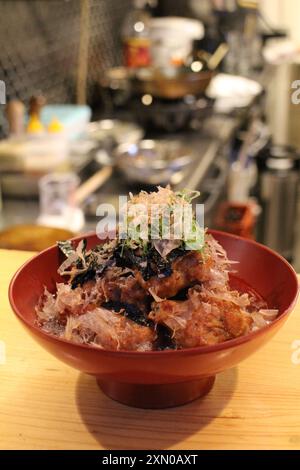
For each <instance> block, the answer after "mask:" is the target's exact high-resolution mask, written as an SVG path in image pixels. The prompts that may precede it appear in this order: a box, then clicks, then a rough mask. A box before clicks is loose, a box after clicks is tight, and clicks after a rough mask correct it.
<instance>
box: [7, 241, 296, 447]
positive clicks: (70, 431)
mask: <svg viewBox="0 0 300 470" xmlns="http://www.w3.org/2000/svg"><path fill="white" fill-rule="evenodd" d="M30 256H31V254H30V253H28V252H27V253H26V252H21V251H5V250H0V341H1V343H0V348H1V353H0V448H1V449H122V450H124V449H134V450H136V449H182V450H183V449H184V450H186V449H192V450H195V449H199V450H200V449H284V448H288V449H300V318H299V313H300V312H299V309H300V306H299V305H298V306H297V307H296V309H295V310H294V312H293V313H292V315H291V317H290V319H289V320H288V322H287V323H286V325H285V326H284V327H283V328H282V330H281V331H280V332H279V333H278V334H277V336H276V337H275V338H274V339H273V340H272V341H271V342H270V343H269V344H268V345H267V346H265V347H264V348H263V349H261V350H260V351H258V352H257V353H256V354H254V355H253V356H252V357H251V358H249V359H248V360H246V361H244V362H243V363H241V364H240V365H239V366H238V367H236V368H235V369H232V370H229V371H227V372H225V373H223V374H220V375H219V376H218V377H217V381H216V384H215V386H214V388H213V390H212V391H211V393H210V394H209V395H207V396H206V397H205V398H203V399H199V400H197V401H195V402H193V403H190V404H188V405H185V406H182V407H179V408H173V409H168V410H163V411H161V410H160V411H156V410H155V411H152V410H139V409H132V408H128V407H126V406H123V405H121V404H118V403H115V402H113V401H111V400H110V399H109V398H106V396H104V395H103V393H102V392H101V391H100V390H99V389H98V387H97V385H96V382H95V380H94V379H93V378H92V377H89V376H86V375H83V374H81V373H79V372H78V371H76V370H73V369H71V368H70V367H68V366H66V365H64V364H63V363H61V362H59V361H58V360H57V359H55V358H54V357H52V356H51V355H50V354H49V353H47V352H46V351H44V350H43V349H42V348H41V347H40V346H38V344H36V343H35V342H34V340H33V339H31V337H29V335H28V334H27V333H26V331H25V330H24V329H23V327H22V326H21V325H20V324H19V322H18V321H17V319H16V318H15V317H14V315H13V313H12V311H11V308H10V306H9V302H8V298H7V289H8V284H9V280H10V278H11V276H12V275H13V273H14V272H15V271H16V269H17V268H18V267H19V266H20V265H21V264H22V263H23V262H24V261H25V260H26V259H28V258H29V257H30ZM4 349H5V355H6V358H5V357H4Z"/></svg>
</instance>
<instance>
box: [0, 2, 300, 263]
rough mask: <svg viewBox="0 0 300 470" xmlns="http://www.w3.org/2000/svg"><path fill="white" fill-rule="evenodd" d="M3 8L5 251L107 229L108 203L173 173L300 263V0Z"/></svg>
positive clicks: (229, 220)
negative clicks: (104, 206)
mask: <svg viewBox="0 0 300 470" xmlns="http://www.w3.org/2000/svg"><path fill="white" fill-rule="evenodd" d="M0 9H1V15H0V43H1V50H0V80H2V81H3V82H4V83H5V87H6V104H1V105H0V192H1V196H0V230H1V232H0V248H17V249H33V250H40V249H43V248H44V247H46V246H48V245H49V244H52V243H54V242H55V241H56V240H57V239H61V238H68V237H70V236H71V235H73V234H76V233H82V232H86V231H89V230H95V228H96V223H97V222H98V221H99V215H100V214H98V215H97V214H96V210H97V207H98V205H99V204H101V203H104V202H105V203H112V204H114V205H115V207H116V209H118V196H119V194H123V195H125V194H127V193H128V192H129V191H131V192H133V193H134V192H137V191H139V190H141V189H146V190H149V189H150V190H151V189H153V188H154V187H155V186H156V185H166V184H170V185H171V186H172V187H173V188H175V189H179V188H180V189H182V188H189V189H192V190H199V191H200V192H201V195H200V198H199V200H198V202H203V203H204V204H205V224H206V225H207V226H209V227H210V228H219V229H221V230H226V231H229V232H232V233H236V234H239V235H242V236H245V237H249V238H254V239H257V240H258V241H260V242H262V243H264V244H266V245H268V246H270V247H271V248H273V249H275V250H277V251H278V252H280V253H281V254H282V255H283V256H285V257H286V258H287V259H288V260H289V261H291V262H292V263H293V264H294V265H295V267H296V269H298V270H300V241H299V240H300V237H299V231H300V223H298V220H299V217H298V214H299V210H300V204H299V201H300V199H299V196H298V186H299V171H300V170H299V166H300V165H299V161H300V153H299V151H300V132H299V131H298V129H300V127H299V126H300V91H299V93H298V89H299V90H300V65H299V64H300V61H299V57H300V55H299V54H300V28H299V25H298V18H299V15H300V2H299V1H297V0H285V1H282V0H260V1H259V0H257V1H255V0H240V1H238V0H176V1H173V0H148V1H147V0H122V1H120V0H48V1H47V0H12V1H9V0H0ZM297 80H299V82H297Z"/></svg>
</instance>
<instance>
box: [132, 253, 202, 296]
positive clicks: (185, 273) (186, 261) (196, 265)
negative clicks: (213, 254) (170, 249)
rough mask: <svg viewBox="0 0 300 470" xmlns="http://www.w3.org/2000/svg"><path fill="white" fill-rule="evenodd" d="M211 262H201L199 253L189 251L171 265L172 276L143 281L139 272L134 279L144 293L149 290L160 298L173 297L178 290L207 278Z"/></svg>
mask: <svg viewBox="0 0 300 470" xmlns="http://www.w3.org/2000/svg"><path fill="white" fill-rule="evenodd" d="M210 266H211V260H210V259H209V258H208V259H207V260H206V261H204V260H203V258H202V255H201V253H199V252H197V251H190V252H188V253H187V254H186V255H184V256H181V257H180V258H178V259H176V260H175V261H173V263H172V274H171V275H170V276H167V277H158V276H155V277H152V278H150V279H149V280H148V281H145V280H144V279H143V277H142V275H141V273H140V272H139V271H136V272H135V277H136V279H137V280H138V282H139V283H140V285H141V286H142V287H143V289H145V290H146V291H149V289H151V291H152V292H154V294H156V295H157V296H158V297H161V298H170V297H174V296H175V295H176V294H177V293H178V292H179V291H180V290H182V289H184V288H186V287H189V286H191V285H192V284H193V283H195V282H201V281H203V280H205V279H206V278H207V273H208V270H209V268H210Z"/></svg>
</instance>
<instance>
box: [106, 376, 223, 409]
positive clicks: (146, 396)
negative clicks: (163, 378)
mask: <svg viewBox="0 0 300 470" xmlns="http://www.w3.org/2000/svg"><path fill="white" fill-rule="evenodd" d="M214 381H215V376H211V377H205V378H202V379H199V380H193V381H191V382H178V383H171V384H154V385H153V384H131V383H120V382H115V381H110V380H103V379H101V378H99V379H97V382H98V385H99V387H100V388H101V390H102V391H103V392H104V393H105V395H107V396H108V397H110V398H112V399H113V400H116V401H118V402H120V403H123V404H124V405H128V406H134V407H136V408H153V409H154V408H170V407H173V406H180V405H184V404H185V403H189V402H190V401H193V400H196V398H199V397H202V396H204V395H206V394H207V393H208V392H209V391H210V390H211V388H212V387H213V384H214Z"/></svg>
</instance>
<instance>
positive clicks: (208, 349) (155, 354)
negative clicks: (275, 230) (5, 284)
mask: <svg viewBox="0 0 300 470" xmlns="http://www.w3.org/2000/svg"><path fill="white" fill-rule="evenodd" d="M208 233H211V234H212V235H213V236H214V235H215V234H216V235H218V234H219V235H222V236H224V235H225V236H226V237H228V238H231V239H234V240H241V241H243V242H246V243H250V244H252V245H255V246H257V247H258V248H260V249H262V250H265V251H268V252H269V253H270V254H271V255H272V256H275V257H276V258H278V259H279V260H280V261H281V262H282V263H283V264H285V265H286V267H287V268H288V270H289V271H290V273H291V275H292V276H293V278H294V281H295V284H296V286H297V289H296V293H295V296H294V298H293V300H292V302H291V303H290V304H289V305H288V307H287V308H286V309H285V310H284V311H283V312H282V313H281V314H280V315H279V316H278V317H277V318H275V320H273V321H272V322H271V323H270V324H269V325H266V326H264V327H263V328H261V329H260V330H257V331H253V332H250V333H248V334H246V335H243V336H239V337H238V338H234V339H230V340H227V341H223V342H222V343H218V344H213V345H208V346H197V347H194V348H184V349H165V350H163V351H127V350H110V349H100V348H95V347H94V346H92V345H90V344H80V343H78V344H77V343H74V342H72V341H68V340H66V339H63V338H58V337H57V336H54V335H51V334H49V333H46V332H44V331H43V330H42V329H41V328H39V327H38V326H37V325H35V324H34V323H32V322H30V321H28V320H27V319H26V318H25V317H24V316H23V315H22V313H21V311H20V309H19V308H18V307H17V305H16V302H15V300H14V295H13V290H14V285H15V282H16V280H17V278H18V277H19V275H20V274H21V272H22V271H23V269H25V268H26V267H27V266H28V265H29V264H30V263H31V262H32V261H33V260H34V259H35V258H38V257H40V256H41V257H42V256H43V255H44V254H45V253H48V252H49V251H51V250H54V249H55V248H56V245H52V246H50V247H49V248H46V249H45V250H43V251H41V252H40V253H37V254H35V255H34V256H32V257H31V258H30V259H28V260H27V261H25V263H23V264H22V265H21V266H20V268H19V269H18V270H17V271H16V272H15V274H14V275H13V277H12V279H11V281H10V283H9V289H8V297H9V302H10V306H11V308H12V310H13V312H14V314H15V315H16V316H17V317H18V318H19V320H20V321H21V322H22V323H24V324H25V325H26V326H27V327H28V328H29V329H30V330H34V331H35V332H36V333H37V334H38V336H41V337H42V338H45V339H46V340H48V341H49V340H50V341H51V340H52V341H54V342H55V341H58V342H59V343H60V342H61V343H63V344H67V345H69V346H73V347H79V348H82V349H86V350H90V351H94V352H97V353H99V354H102V355H109V356H115V357H117V356H120V354H121V355H122V356H123V357H128V358H136V359H137V358H146V357H148V358H153V359H154V358H157V359H159V358H162V357H166V358H167V357H168V356H170V355H175V354H176V355H177V356H191V355H199V354H209V353H214V352H217V351H221V350H224V351H225V350H227V349H230V348H235V347H237V346H239V345H241V344H244V343H247V342H249V341H251V340H252V339H254V338H257V337H259V336H262V335H264V333H265V332H267V331H269V330H272V329H274V328H275V326H276V325H277V324H278V323H281V322H282V321H283V319H286V318H287V316H288V315H289V314H290V313H291V312H292V311H293V309H294V307H295V305H296V303H297V300H298V296H299V292H300V284H299V280H298V277H297V273H296V271H295V270H294V268H293V267H292V266H291V264H290V263H289V262H288V261H287V260H286V259H285V258H283V256H281V255H280V254H279V253H277V252H276V251H274V250H272V249H271V248H269V247H267V246H265V245H263V244H261V243H258V242H257V241H255V240H251V239H247V238H243V237H240V236H238V235H233V234H231V233H227V232H224V231H221V230H213V229H212V230H208ZM95 236H96V237H97V234H96V233H95V232H87V233H84V234H81V235H79V236H76V237H74V238H72V239H71V240H72V241H75V242H79V241H80V240H82V239H83V238H90V237H95ZM99 241H100V242H101V240H100V239H99Z"/></svg>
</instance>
